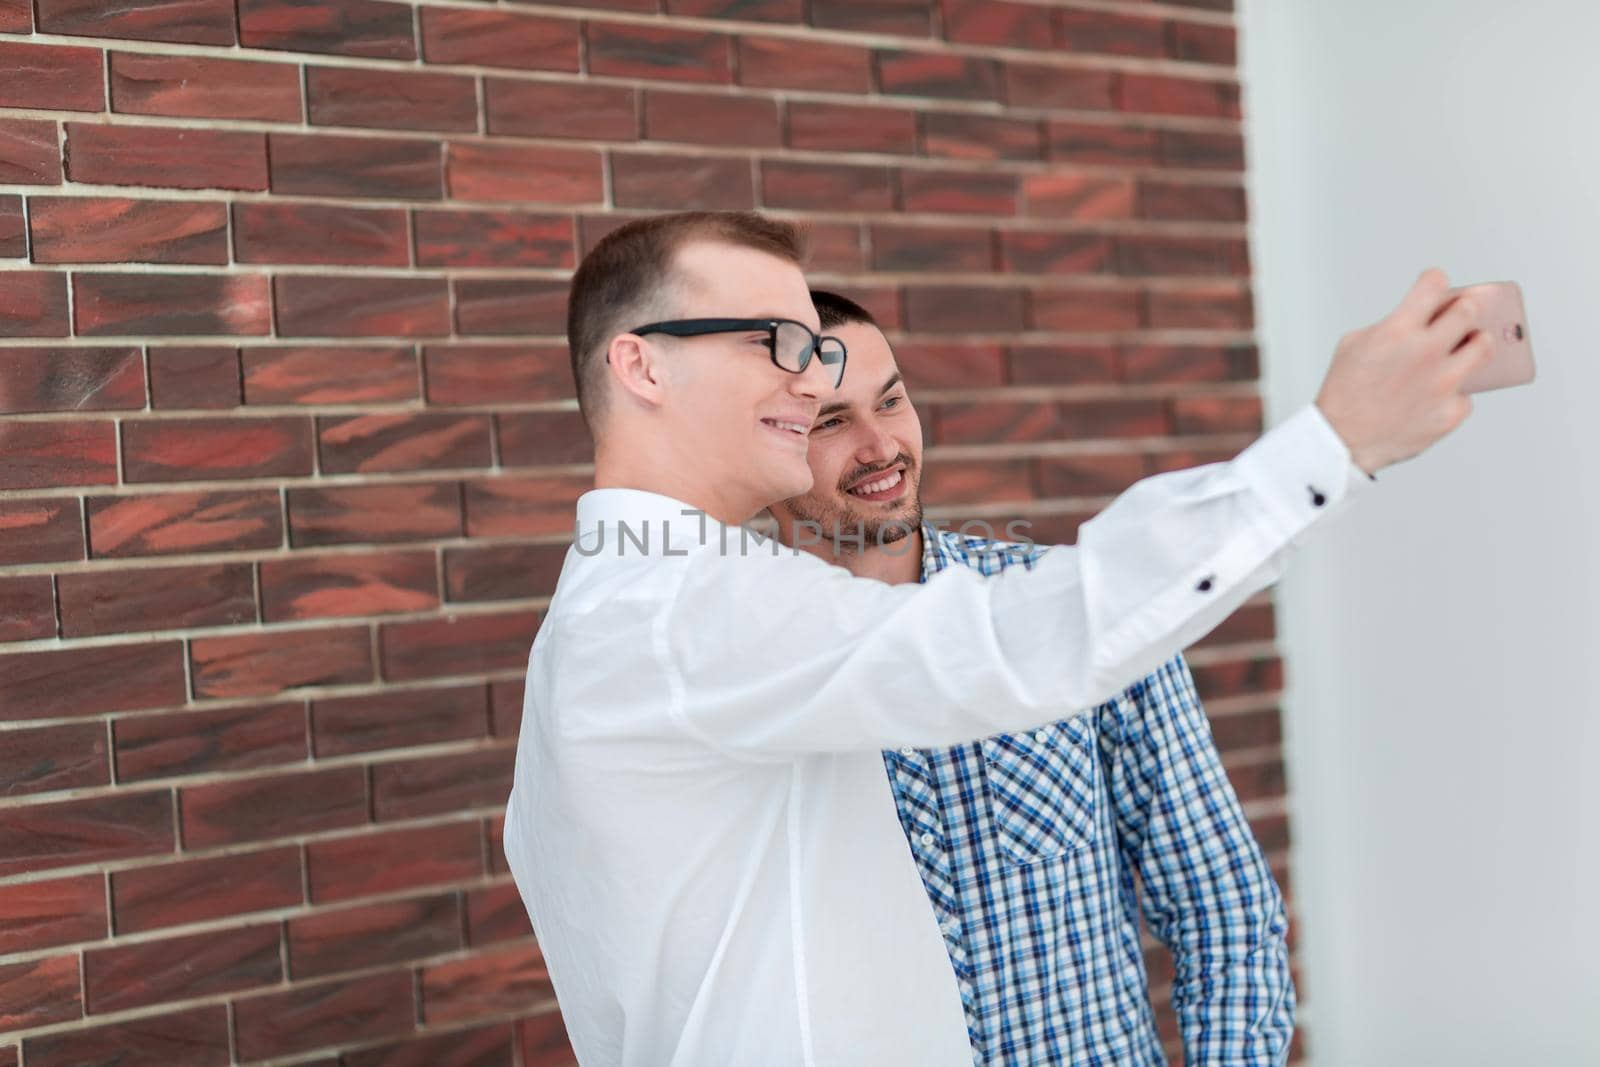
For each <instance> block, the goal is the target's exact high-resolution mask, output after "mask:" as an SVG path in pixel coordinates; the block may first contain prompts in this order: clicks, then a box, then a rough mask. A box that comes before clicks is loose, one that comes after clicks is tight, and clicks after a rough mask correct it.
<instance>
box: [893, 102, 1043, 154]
mask: <svg viewBox="0 0 1600 1067" xmlns="http://www.w3.org/2000/svg"><path fill="white" fill-rule="evenodd" d="M922 148H923V151H924V152H926V153H927V154H928V155H930V156H944V157H947V158H950V159H1023V160H1027V159H1039V158H1041V157H1042V156H1043V153H1044V149H1043V146H1042V141H1041V135H1040V129H1039V124H1038V123H1037V122H1031V121H1028V120H1026V119H1012V118H1005V117H1002V116H998V115H964V114H945V113H940V112H931V113H928V114H924V115H923V116H922Z"/></svg>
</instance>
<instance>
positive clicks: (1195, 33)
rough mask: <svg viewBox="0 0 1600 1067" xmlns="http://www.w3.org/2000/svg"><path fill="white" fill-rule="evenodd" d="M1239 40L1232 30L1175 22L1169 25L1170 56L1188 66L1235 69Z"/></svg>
mask: <svg viewBox="0 0 1600 1067" xmlns="http://www.w3.org/2000/svg"><path fill="white" fill-rule="evenodd" d="M1237 37H1238V31H1237V30H1235V29H1234V28H1233V27H1232V26H1214V25H1208V24H1205V23H1200V22H1182V21H1178V20H1174V21H1172V22H1171V23H1170V24H1169V39H1168V42H1167V54H1168V55H1170V56H1171V57H1172V58H1173V59H1180V60H1183V61H1184V62H1186V63H1216V64H1218V65H1220V66H1224V67H1232V66H1233V65H1234V64H1235V63H1236V62H1237V60H1238V46H1237Z"/></svg>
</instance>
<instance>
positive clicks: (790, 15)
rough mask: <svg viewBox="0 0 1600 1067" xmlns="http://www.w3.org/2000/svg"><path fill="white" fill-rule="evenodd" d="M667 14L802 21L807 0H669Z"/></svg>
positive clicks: (768, 20) (771, 20) (710, 17)
mask: <svg viewBox="0 0 1600 1067" xmlns="http://www.w3.org/2000/svg"><path fill="white" fill-rule="evenodd" d="M666 4H667V14H669V15H688V16H691V17H694V18H704V19H737V20H739V21H741V22H745V21H750V22H800V21H801V20H802V19H803V18H804V16H805V10H804V4H803V0H666Z"/></svg>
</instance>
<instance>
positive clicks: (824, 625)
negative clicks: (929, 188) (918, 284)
mask: <svg viewBox="0 0 1600 1067" xmlns="http://www.w3.org/2000/svg"><path fill="white" fill-rule="evenodd" d="M799 263H800V244H799V239H798V236H797V235H796V233H795V232H794V230H793V228H792V227H790V226H788V225H787V224H784V223H781V222H776V221H773V220H768V219H764V218H761V217H760V216H756V215H751V214H748V213H695V214H689V215H678V216H663V217H657V218H652V219H646V220H640V221H638V222H634V223H630V224H628V225H625V226H623V227H621V228H619V229H618V230H616V231H614V232H613V233H611V234H610V235H608V236H607V237H606V238H605V239H604V240H602V241H601V242H600V244H599V245H597V246H596V247H595V249H594V250H593V251H592V252H591V253H590V254H589V255H588V256H587V257H585V260H584V262H583V263H582V264H581V265H580V266H579V269H578V271H577V273H576V274H575V276H574V278H573V287H572V295H571V302H570V305H569V311H568V341H569V345H570V346H571V349H572V355H573V369H574V375H575V378H576V380H577V382H578V389H579V402H580V405H581V407H582V409H583V412H584V415H585V418H586V419H587V420H588V423H589V426H590V429H591V432H592V433H593V435H594V438H595V485H596V488H595V490H594V491H592V492H589V493H586V494H584V496H583V497H582V498H581V499H580V500H579V502H578V509H577V510H578V514H577V526H576V530H575V538H574V545H573V548H572V549H571V550H570V551H569V553H568V557H567V560H566V564H565V566H564V567H563V570H562V573H561V577H560V580H559V582H558V584H557V588H556V592H555V595H554V597H553V598H552V601H551V604H550V607H549V610H548V612H547V614H546V616H545V619H544V622H543V625H542V626H541V628H540V632H539V634H538V637H537V639H536V640H535V642H534V646H533V650H532V653H531V655H530V658H529V670H528V684H527V691H526V693H527V695H526V700H525V707H524V717H523V725H522V734H521V737H520V739H519V744H518V751H517V765H516V776H515V782H514V785H513V788H512V793H511V798H510V801H509V803H508V805H507V811H506V826H505V851H506V857H507V859H508V861H509V863H510V867H511V870H512V873H513V875H514V876H515V878H516V882H517V886H518V888H519V890H520V892H521V894H522V898H523V901H524V903H525V904H526V906H527V909H528V912H529V916H530V918H531V919H532V921H533V925H534V928H535V930H536V932H537V933H538V935H539V940H540V944H541V946H542V948H543V950H544V954H545V958H546V962H547V964H548V967H549V970H550V976H551V980H552V982H553V983H554V986H555V990H556V994H557V997H558V999H559V1000H560V1003H561V1008H562V1013H563V1017H564V1019H565V1021H566V1024H567V1028H568V1033H569V1035H570V1037H571V1039H572V1043H573V1047H574V1049H575V1050H576V1052H577V1054H578V1056H579V1059H580V1061H581V1062H583V1063H584V1064H585V1065H590V1064H624V1065H630V1067H631V1065H643V1064H675V1065H681V1067H702V1065H710V1064H738V1065H743V1064H818V1065H828V1067H832V1065H844V1064H863V1065H885V1064H906V1065H916V1067H938V1065H946V1064H948V1065H957V1064H968V1063H971V1062H972V1059H973V1057H972V1052H971V1050H970V1048H969V1046H968V1042H967V1034H966V1027H965V1026H964V1024H963V1015H962V1004H961V999H960V996H959V995H958V992H957V989H956V984H955V979H954V976H953V975H952V973H951V969H950V965H949V961H948V957H947V956H946V953H945V947H944V944H943V941H942V939H941V935H940V930H939V927H938V924H937V922H936V921H935V918H934V915H933V912H932V910H931V908H930V907H929V904H928V899H927V896H926V895H925V893H924V891H923V887H922V884H921V881H920V879H919V877H918V874H917V870H916V867H915V865H914V864H913V862H912V859H911V857H910V855H909V854H908V852H907V850H906V846H905V839H904V836H903V834H902V831H901V828H900V825H899V822H898V820H897V818H896V815H895V806H894V802H893V799H892V798H891V796H890V793H889V786H888V782H887V780H886V778H885V776H884V769H883V763H882V759H881V757H880V751H881V750H883V749H885V748H898V747H900V746H903V745H919V746H921V745H926V746H932V745H949V744H955V743H957V742H960V741H964V740H968V739H971V738H975V737H982V736H986V735H990V734H996V733H1000V732H1003V731H1008V730H1020V729H1024V728H1026V727H1028V726H1030V725H1033V724H1036V723H1042V722H1046V721H1048V720H1049V719H1051V718H1052V717H1053V714H1054V712H1055V711H1056V709H1059V708H1060V707H1061V706H1063V705H1067V706H1087V705H1090V704H1094V703H1097V702H1098V701H1100V700H1103V699H1105V698H1106V697H1108V696H1110V695H1112V694H1113V693H1115V692H1117V691H1118V690H1119V689H1121V688H1122V687H1124V686H1125V685H1127V684H1128V683H1129V682H1131V681H1132V680H1134V679H1136V678H1138V677H1141V676H1142V675H1144V674H1146V673H1148V672H1149V671H1150V670H1151V669H1153V668H1154V667H1155V666H1156V665H1157V664H1159V663H1161V662H1162V661H1163V660H1165V659H1167V658H1168V657H1169V656H1170V655H1171V654H1172V653H1174V652H1176V651H1177V650H1178V649H1180V648H1182V647H1184V646H1186V645H1188V644H1190V643H1192V642H1193V641H1194V640H1195V639H1196V638H1198V637H1199V636H1201V635H1202V634H1204V633H1205V632H1206V631H1207V630H1209V629H1210V628H1211V627H1212V626H1214V625H1215V624H1216V623H1217V622H1219V621H1221V620H1222V619H1223V618H1225V617H1226V616H1227V615H1228V614H1229V613H1230V612H1231V611H1232V610H1233V609H1234V608H1235V607H1237V606H1238V605H1239V604H1240V603H1241V602H1242V601H1243V600H1244V599H1245V598H1247V597H1248V596H1249V595H1250V594H1251V593H1253V592H1255V591H1256V590H1258V589H1260V588H1262V587H1263V586H1265V585H1266V584H1268V583H1269V582H1271V581H1272V580H1274V579H1275V578H1276V577H1277V576H1278V575H1279V574H1280V573H1281V571H1282V569H1283V566H1284V563H1285V557H1286V555H1287V552H1288V550H1289V548H1290V547H1291V546H1292V545H1293V544H1294V543H1295V542H1296V540H1297V538H1298V537H1299V536H1300V534H1301V533H1302V532H1303V531H1304V530H1305V529H1306V528H1307V527H1308V526H1310V525H1311V523H1313V522H1314V521H1316V520H1317V519H1318V518H1321V517H1323V516H1325V515H1327V514H1330V513H1332V512H1334V511H1336V510H1338V509H1339V508H1340V506H1341V505H1343V504H1344V503H1346V502H1347V500H1348V497H1349V493H1350V490H1351V489H1352V488H1354V487H1355V486H1356V485H1358V484H1360V483H1361V482H1364V481H1365V480H1366V479H1365V477H1363V475H1362V472H1363V471H1366V472H1375V471H1376V470H1377V469H1379V468H1381V467H1383V466H1387V465H1388V464H1390V463H1394V462H1397V461H1399V460H1402V459H1405V458H1408V457H1409V456H1412V455H1415V454H1416V453H1417V452H1419V451H1421V450H1422V449H1423V448H1426V447H1427V446H1429V445H1430V444H1432V443H1433V442H1434V441H1435V440H1437V439H1439V438H1440V437H1442V436H1444V435H1445V434H1446V433H1448V432H1450V431H1451V430H1452V429H1454V428H1455V427H1456V426H1457V425H1459V424H1460V422H1461V421H1462V420H1464V419H1465V418H1466V416H1467V414H1468V412H1469V410H1470V404H1469V402H1468V401H1467V400H1466V399H1465V398H1464V397H1463V396H1462V395H1461V394H1460V391H1459V386H1460V382H1461V380H1462V378H1463V377H1464V376H1465V375H1466V374H1467V373H1468V372H1470V370H1471V369H1472V367H1473V366H1475V365H1476V364H1478V363H1479V362H1481V361H1482V360H1484V359H1485V358H1487V354H1488V351H1489V349H1488V345H1487V343H1486V342H1485V341H1484V340H1483V339H1482V338H1481V336H1474V330H1475V325H1476V321H1475V315H1476V309H1475V308H1474V307H1472V306H1471V305H1470V304H1469V303H1467V302H1465V301H1457V302H1456V303H1455V304H1454V305H1453V306H1452V307H1450V308H1449V309H1448V310H1447V311H1445V312H1443V313H1442V314H1440V315H1438V316H1437V318H1435V312H1436V311H1437V310H1438V309H1439V308H1440V307H1441V306H1442V305H1443V304H1444V303H1445V301H1446V298H1447V294H1446V282H1445V279H1444V277H1443V275H1442V274H1440V273H1439V272H1437V271H1430V272H1427V273H1425V274H1424V275H1423V276H1422V277H1421V278H1420V279H1419V280H1418V282H1417V283H1416V285H1415V286H1413V288H1412V290H1411V291H1410V292H1409V293H1408V294H1407V296H1406V298H1405V300H1404V301H1403V302H1402V303H1401V305H1400V307H1399V308H1398V309H1396V311H1395V312H1394V313H1393V314H1391V315H1390V316H1389V317H1387V318H1386V319H1384V320H1383V321H1382V322H1380V323H1378V324H1377V325H1375V326H1373V327H1369V328H1368V329H1366V330H1363V331H1358V332H1356V333H1353V334H1351V335H1349V336H1347V337H1346V338H1345V339H1344V340H1343V341H1342V342H1341V344H1340V346H1339V348H1338V351H1337V352H1336V353H1335V357H1334V361H1333V366H1332V368H1331V370H1330V372H1329V375H1328V379H1327V382H1326V384H1325V385H1324V387H1323V390H1322V392H1321V393H1320V394H1319V396H1318V400H1317V403H1316V404H1315V405H1308V406H1307V407H1306V408H1305V409H1303V410H1302V411H1300V412H1299V413H1297V414H1296V415H1294V416H1293V417H1291V418H1290V419H1288V420H1286V421H1285V422H1284V423H1283V424H1282V425H1280V426H1278V427H1277V428H1275V429H1273V430H1272V431H1270V432H1268V433H1267V434H1265V435H1263V436H1262V438H1261V439H1260V440H1258V441H1257V442H1256V443H1255V444H1253V445H1251V446H1250V447H1249V448H1247V449H1245V450H1244V452H1242V453H1241V454H1240V455H1239V456H1238V457H1237V458H1235V459H1234V460H1232V461H1231V462H1229V463H1222V464H1214V465H1211V466H1209V467H1202V468H1197V469H1195V470H1190V471H1180V472H1175V473H1172V474H1166V475H1162V476H1159V477H1156V478H1151V479H1147V480H1145V481H1144V482H1141V483H1139V484H1138V485H1135V486H1134V487H1132V488H1131V489H1129V490H1128V491H1127V492H1126V493H1124V494H1123V495H1122V496H1121V497H1119V498H1118V499H1117V500H1116V501H1115V502H1114V503H1113V504H1112V505H1111V506H1110V507H1109V508H1107V509H1106V511H1105V512H1103V513H1102V514H1101V515H1099V516H1097V517H1096V518H1095V519H1093V520H1091V521H1090V522H1088V523H1086V524H1085V525H1084V526H1083V528H1082V530H1081V531H1080V535H1079V541H1078V544H1077V545H1076V546H1072V547H1071V548H1058V549H1056V550H1053V551H1051V552H1050V553H1048V554H1047V555H1046V557H1045V558H1043V559H1041V560H1040V561H1039V563H1038V565H1037V566H1036V567H1034V568H1033V569H1032V570H1031V571H1029V572H1028V573H1026V574H1019V575H1015V576H1014V575H1010V574H1006V575H999V576H996V577H993V578H983V577H981V576H979V575H977V574H975V573H973V572H971V571H968V570H966V569H964V568H959V569H951V570H948V571H945V572H943V573H941V574H939V575H937V576H935V578H934V579H933V580H931V581H929V582H927V583H923V584H916V585H909V584H907V585H888V584H885V583H882V582H878V581H873V580H870V579H860V578H856V577H853V576H852V575H850V574H849V573H848V572H847V571H845V570H844V569H842V568H839V567H835V566H832V565H830V564H828V563H825V562H823V561H822V560H820V559H817V558H815V557H813V556H810V555H806V554H793V553H791V552H790V551H789V550H786V549H785V550H781V551H779V550H776V549H777V548H778V546H777V545H776V542H768V543H766V544H759V543H755V542H752V541H751V540H750V539H748V538H743V537H741V533H740V530H739V529H738V524H740V523H743V522H745V521H747V520H749V519H751V518H752V517H754V516H755V515H757V514H758V513H759V512H761V511H762V510H763V509H764V508H766V507H767V506H768V505H770V504H772V503H774V502H776V501H779V500H782V499H786V498H789V497H793V496H796V495H799V494H801V493H803V492H805V491H806V490H807V489H808V488H809V487H810V484H811V470H810V467H809V465H808V462H807V434H808V432H809V430H810V428H811V425H812V422H813V419H814V417H815V415H816V413H817V411H818V409H819V408H820V406H821V404H822V402H823V400H824V398H825V397H826V396H827V395H828V394H829V393H830V392H831V391H832V390H833V389H834V388H835V386H836V385H837V382H838V380H839V376H840V374H841V372H842V371H843V370H844V368H845V365H846V353H845V352H844V351H843V348H842V346H841V345H839V344H838V342H837V341H836V340H834V339H829V338H819V337H818V336H817V325H818V318H817V314H816V311H815V309H814V308H813V307H812V304H811V301H810V298H809V291H808V289H807V286H806V281H805V278H804V276H803V275H802V274H801V271H800V267H799ZM1464 339H1466V343H1465V344H1461V342H1462V341H1463V340H1464ZM1458 345H1459V346H1460V350H1459V351H1454V350H1456V349H1457V348H1458ZM1452 352H1453V353H1454V354H1452ZM1358 467H1359V468H1360V469H1357V468H1358ZM1014 579H1017V580H1014Z"/></svg>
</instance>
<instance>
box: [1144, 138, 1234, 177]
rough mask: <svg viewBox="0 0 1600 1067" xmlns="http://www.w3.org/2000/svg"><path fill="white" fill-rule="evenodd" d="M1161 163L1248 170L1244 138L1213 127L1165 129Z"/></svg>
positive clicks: (1205, 168)
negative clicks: (1203, 128)
mask: <svg viewBox="0 0 1600 1067" xmlns="http://www.w3.org/2000/svg"><path fill="white" fill-rule="evenodd" d="M1161 162H1162V163H1163V164H1164V165H1166V166H1169V167H1189V168H1193V169H1195V170H1225V171H1243V170H1244V137H1243V136H1242V135H1240V134H1237V133H1226V132H1221V131H1211V130H1162V131H1161Z"/></svg>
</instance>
